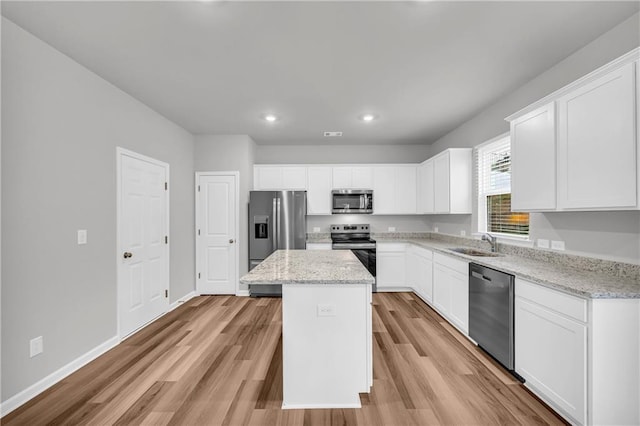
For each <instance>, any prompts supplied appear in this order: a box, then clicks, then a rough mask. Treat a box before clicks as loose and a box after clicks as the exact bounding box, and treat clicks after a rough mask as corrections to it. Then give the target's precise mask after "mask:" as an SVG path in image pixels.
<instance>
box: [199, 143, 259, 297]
mask: <svg viewBox="0 0 640 426" xmlns="http://www.w3.org/2000/svg"><path fill="white" fill-rule="evenodd" d="M254 156H255V143H254V142H253V140H252V139H251V138H250V137H249V136H247V135H197V136H196V138H195V170H196V171H198V172H217V171H238V172H240V182H239V187H240V199H239V203H240V212H239V214H238V217H239V220H240V223H239V227H240V235H239V236H238V246H239V247H238V250H239V252H240V259H238V261H239V266H240V275H239V277H240V276H242V275H244V274H246V273H247V271H248V264H249V261H248V259H249V249H248V242H249V234H248V232H249V224H248V222H247V220H248V217H249V191H250V190H251V189H253V163H254ZM240 289H241V290H246V289H247V286H246V285H245V284H241V285H240Z"/></svg>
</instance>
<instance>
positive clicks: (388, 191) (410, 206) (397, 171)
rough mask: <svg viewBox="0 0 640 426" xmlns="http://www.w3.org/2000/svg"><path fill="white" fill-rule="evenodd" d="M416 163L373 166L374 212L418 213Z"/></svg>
mask: <svg viewBox="0 0 640 426" xmlns="http://www.w3.org/2000/svg"><path fill="white" fill-rule="evenodd" d="M416 179H417V178H416V165H414V164H404V165H399V166H377V167H374V168H373V214H416V192H417V189H416V183H417V182H416Z"/></svg>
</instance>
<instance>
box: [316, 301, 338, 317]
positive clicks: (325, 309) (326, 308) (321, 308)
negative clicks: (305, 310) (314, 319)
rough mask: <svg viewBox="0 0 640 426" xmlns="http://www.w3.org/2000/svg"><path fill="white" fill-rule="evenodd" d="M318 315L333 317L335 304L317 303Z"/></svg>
mask: <svg viewBox="0 0 640 426" xmlns="http://www.w3.org/2000/svg"><path fill="white" fill-rule="evenodd" d="M318 316H319V317H335V316H336V305H334V304H333V303H318Z"/></svg>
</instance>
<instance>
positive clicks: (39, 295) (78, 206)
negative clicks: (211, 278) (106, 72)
mask: <svg viewBox="0 0 640 426" xmlns="http://www.w3.org/2000/svg"><path fill="white" fill-rule="evenodd" d="M2 122H3V126H2V139H3V141H2V142H3V143H2V256H3V259H2V261H3V268H2V293H3V294H2V396H1V397H2V401H6V400H7V399H8V398H10V397H12V396H14V395H16V394H17V393H18V392H20V391H22V390H24V389H25V388H27V387H28V386H30V385H32V384H34V383H35V382H37V381H39V380H41V379H42V378H44V377H46V376H47V375H49V374H51V373H52V372H54V371H55V370H57V369H59V368H61V367H62V366H64V365H66V364H68V363H70V362H71V361H73V360H74V359H76V358H78V357H79V356H81V355H83V354H85V353H86V352H88V351H89V350H91V349H93V348H94V347H96V346H98V345H100V344H101V343H103V342H105V341H107V340H108V339H110V338H112V337H114V336H115V335H116V333H117V329H116V323H117V311H116V146H121V147H124V148H126V149H130V150H132V151H135V152H139V153H141V154H144V155H148V156H150V157H154V158H157V159H159V160H162V161H165V162H167V163H169V164H170V167H171V182H170V184H171V206H170V208H171V222H170V226H171V234H170V246H171V249H170V250H171V277H170V278H171V286H170V292H171V301H175V300H177V299H178V298H180V297H182V296H184V295H186V294H187V293H189V292H190V291H192V290H193V289H194V275H193V271H194V236H193V226H194V196H193V170H194V167H193V161H194V160H193V159H194V149H193V136H192V135H191V134H190V133H188V132H187V131H185V130H184V129H182V128H180V127H178V126H177V125H175V124H174V123H172V122H170V121H168V120H167V119H165V118H164V117H162V116H160V115H159V114H157V113H156V112H154V111H152V110H151V109H149V108H148V107H146V106H145V105H143V104H141V103H140V102H138V101H137V100H135V99H133V98H132V97H130V96H129V95H127V94H125V93H124V92H122V91H121V90H119V89H118V88H116V87H114V86H113V85H111V84H110V83H108V82H106V81H104V80H103V79H101V78H100V77H98V76H97V75H95V74H93V73H92V72H90V71H88V70H87V69H86V68H84V67H82V66H81V65H79V64H78V63H76V62H74V61H73V60H71V59H70V58H68V57H67V56H64V55H63V54H61V53H60V52H58V51H57V50H54V49H53V48H52V47H50V46H49V45H47V44H45V43H44V42H42V41H40V40H38V39H36V38H35V37H33V36H32V35H30V34H29V33H27V32H25V31H24V30H22V29H21V28H19V27H18V26H16V25H15V24H13V23H12V22H10V21H8V20H6V19H4V18H3V19H2ZM77 229H87V230H88V244H87V245H82V246H79V245H77V244H76V230H77ZM37 336H43V337H44V353H42V354H41V355H38V356H36V357H34V358H31V359H30V358H29V340H30V339H32V338H34V337H37Z"/></svg>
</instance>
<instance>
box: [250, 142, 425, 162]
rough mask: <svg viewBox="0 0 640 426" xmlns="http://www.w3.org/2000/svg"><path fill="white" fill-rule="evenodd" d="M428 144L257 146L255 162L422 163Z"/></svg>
mask: <svg viewBox="0 0 640 426" xmlns="http://www.w3.org/2000/svg"><path fill="white" fill-rule="evenodd" d="M427 158H429V146H427V145H314V146H307V145H257V146H256V164H295V163H299V164H332V163H338V164H339V163H353V164H360V163H421V162H422V161H424V160H426V159H427Z"/></svg>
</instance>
